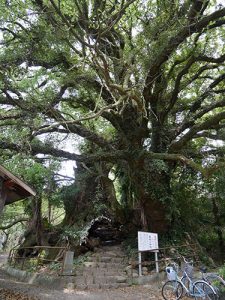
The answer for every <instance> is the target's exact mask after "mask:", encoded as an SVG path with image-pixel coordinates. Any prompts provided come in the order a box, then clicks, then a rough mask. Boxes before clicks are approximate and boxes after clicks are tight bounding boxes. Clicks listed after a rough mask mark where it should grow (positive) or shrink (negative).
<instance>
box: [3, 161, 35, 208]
mask: <svg viewBox="0 0 225 300" xmlns="http://www.w3.org/2000/svg"><path fill="white" fill-rule="evenodd" d="M35 195H36V192H35V191H34V190H33V189H32V188H31V187H29V186H28V185H27V184H26V183H25V182H23V181H22V180H21V179H19V178H18V177H16V176H15V175H13V174H12V173H11V172H9V171H8V170H7V169H5V168H4V167H3V166H1V165H0V214H1V212H2V210H3V208H4V206H5V205H7V204H11V203H14V202H16V201H18V200H22V199H25V198H27V197H30V196H35Z"/></svg>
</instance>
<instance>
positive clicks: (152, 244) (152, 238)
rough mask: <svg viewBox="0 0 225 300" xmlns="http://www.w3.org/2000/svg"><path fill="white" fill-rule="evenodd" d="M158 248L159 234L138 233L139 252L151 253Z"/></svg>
mask: <svg viewBox="0 0 225 300" xmlns="http://www.w3.org/2000/svg"><path fill="white" fill-rule="evenodd" d="M158 248H159V244H158V234H157V233H151V232H143V231H138V251H150V250H156V249H158Z"/></svg>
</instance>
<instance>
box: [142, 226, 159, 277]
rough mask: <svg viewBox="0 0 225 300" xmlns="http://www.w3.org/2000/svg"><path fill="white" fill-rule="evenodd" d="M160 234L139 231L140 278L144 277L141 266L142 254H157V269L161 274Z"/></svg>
mask: <svg viewBox="0 0 225 300" xmlns="http://www.w3.org/2000/svg"><path fill="white" fill-rule="evenodd" d="M158 249H159V244H158V234H157V233H152V232H143V231H138V263H139V276H142V266H141V252H144V251H152V252H155V267H156V272H157V273H158V272H159V263H158V251H159V250H158Z"/></svg>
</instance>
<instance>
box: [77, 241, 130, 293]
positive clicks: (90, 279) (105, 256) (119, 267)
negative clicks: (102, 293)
mask: <svg viewBox="0 0 225 300" xmlns="http://www.w3.org/2000/svg"><path fill="white" fill-rule="evenodd" d="M127 265H128V259H127V257H126V255H125V254H124V252H123V251H122V249H121V246H120V245H117V246H102V247H101V248H98V249H97V250H96V252H94V253H93V254H91V255H90V256H88V257H87V259H86V260H85V262H83V264H82V265H79V266H78V267H77V268H76V270H75V277H74V287H75V288H77V289H98V288H101V289H107V288H117V287H125V286H128V285H129V276H128V275H127V273H126V267H127Z"/></svg>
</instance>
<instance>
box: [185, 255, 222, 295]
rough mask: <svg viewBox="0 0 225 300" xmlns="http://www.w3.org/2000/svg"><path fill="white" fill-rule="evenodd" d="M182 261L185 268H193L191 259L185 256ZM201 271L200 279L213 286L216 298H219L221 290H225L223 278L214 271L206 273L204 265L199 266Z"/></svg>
mask: <svg viewBox="0 0 225 300" xmlns="http://www.w3.org/2000/svg"><path fill="white" fill-rule="evenodd" d="M182 258H183V261H184V263H185V266H186V268H189V269H190V268H193V261H192V260H191V261H188V260H187V259H186V258H185V257H183V256H182ZM199 270H200V272H201V279H202V280H204V281H206V282H207V283H208V284H209V285H210V286H212V287H213V289H214V291H215V293H216V295H217V299H219V297H220V295H221V292H222V291H224V290H225V280H224V279H223V278H222V277H221V276H220V275H218V274H216V273H206V271H207V269H206V267H200V268H199Z"/></svg>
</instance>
